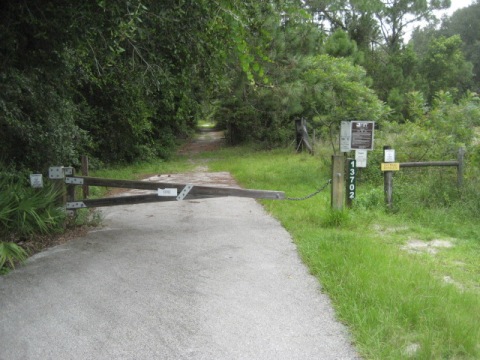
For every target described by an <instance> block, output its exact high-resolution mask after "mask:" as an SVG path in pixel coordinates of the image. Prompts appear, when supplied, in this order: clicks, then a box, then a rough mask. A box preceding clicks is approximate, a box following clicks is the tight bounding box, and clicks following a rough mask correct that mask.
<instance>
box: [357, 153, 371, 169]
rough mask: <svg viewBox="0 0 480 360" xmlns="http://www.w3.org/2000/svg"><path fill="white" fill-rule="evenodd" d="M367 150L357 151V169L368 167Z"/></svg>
mask: <svg viewBox="0 0 480 360" xmlns="http://www.w3.org/2000/svg"><path fill="white" fill-rule="evenodd" d="M367 154H368V151H367V150H355V161H356V162H357V168H366V167H367Z"/></svg>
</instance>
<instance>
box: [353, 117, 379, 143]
mask: <svg viewBox="0 0 480 360" xmlns="http://www.w3.org/2000/svg"><path fill="white" fill-rule="evenodd" d="M374 129H375V122H373V121H352V122H351V143H350V148H351V149H352V150H373V132H374Z"/></svg>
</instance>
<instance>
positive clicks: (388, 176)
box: [383, 145, 393, 210]
mask: <svg viewBox="0 0 480 360" xmlns="http://www.w3.org/2000/svg"><path fill="white" fill-rule="evenodd" d="M389 149H391V146H389V145H386V146H384V147H383V158H384V159H385V150H389ZM383 189H384V194H385V204H386V205H387V208H388V209H389V210H392V205H393V171H384V172H383Z"/></svg>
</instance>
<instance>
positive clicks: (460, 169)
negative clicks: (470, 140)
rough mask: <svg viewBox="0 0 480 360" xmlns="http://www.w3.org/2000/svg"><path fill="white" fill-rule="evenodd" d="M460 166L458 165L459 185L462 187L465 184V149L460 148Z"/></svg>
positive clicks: (458, 158) (458, 157)
mask: <svg viewBox="0 0 480 360" xmlns="http://www.w3.org/2000/svg"><path fill="white" fill-rule="evenodd" d="M457 160H458V166H457V186H458V188H461V187H462V186H463V172H464V169H465V149H464V148H460V149H458V156H457Z"/></svg>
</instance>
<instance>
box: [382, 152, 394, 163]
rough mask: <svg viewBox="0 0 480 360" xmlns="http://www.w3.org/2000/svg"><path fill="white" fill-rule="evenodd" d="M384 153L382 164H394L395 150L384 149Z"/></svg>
mask: <svg viewBox="0 0 480 360" xmlns="http://www.w3.org/2000/svg"><path fill="white" fill-rule="evenodd" d="M383 153H384V159H383V160H384V162H386V163H393V162H395V150H394V149H385V150H384V151H383Z"/></svg>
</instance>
